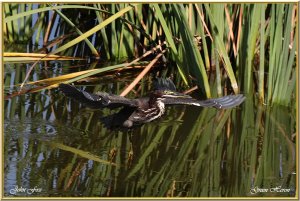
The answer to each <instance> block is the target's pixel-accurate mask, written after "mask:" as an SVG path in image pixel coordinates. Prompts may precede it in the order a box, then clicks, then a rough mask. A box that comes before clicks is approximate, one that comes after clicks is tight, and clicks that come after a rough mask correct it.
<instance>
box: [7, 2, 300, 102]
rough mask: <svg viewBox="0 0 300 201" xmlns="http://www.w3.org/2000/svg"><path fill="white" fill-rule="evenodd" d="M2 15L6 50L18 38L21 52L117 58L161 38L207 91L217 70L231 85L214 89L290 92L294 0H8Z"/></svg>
mask: <svg viewBox="0 0 300 201" xmlns="http://www.w3.org/2000/svg"><path fill="white" fill-rule="evenodd" d="M4 22H5V24H4V25H5V26H4V39H5V52H14V51H16V48H14V49H11V48H12V47H11V46H10V45H9V44H11V43H16V42H17V43H25V44H26V45H27V46H28V47H29V49H28V48H27V50H25V49H24V48H23V49H20V50H17V51H18V52H19V51H20V52H27V51H28V50H29V52H32V53H33V52H41V51H44V50H47V53H49V54H60V55H64V56H73V57H83V56H91V55H94V56H95V57H100V58H101V59H104V60H117V61H120V62H122V61H124V59H127V60H130V59H132V58H133V57H138V56H140V55H141V54H143V52H145V51H146V50H149V49H151V47H153V46H157V45H158V44H161V43H162V42H164V41H166V42H167V45H168V51H167V52H166V53H165V57H166V58H167V61H168V63H169V65H170V66H173V65H171V64H172V63H175V66H177V69H178V72H179V74H180V75H181V78H182V79H183V80H184V82H185V83H186V84H188V85H189V86H193V85H195V84H196V85H198V86H199V87H200V90H201V91H202V92H203V94H205V95H206V96H207V97H210V96H211V86H210V84H209V80H210V77H211V74H212V73H214V71H215V70H216V71H217V78H218V79H219V80H220V81H219V82H218V86H216V87H217V88H219V89H222V88H223V89H224V86H225V85H226V84H227V83H229V86H230V87H229V88H228V89H227V90H226V91H225V90H223V91H220V90H219V92H218V95H223V94H224V93H231V90H232V91H233V92H234V93H239V92H240V91H241V92H242V93H245V94H248V93H250V91H251V92H252V91H253V90H254V91H256V92H257V93H258V96H259V98H260V100H261V101H262V102H264V100H266V102H267V103H270V104H272V103H278V104H283V105H288V104H289V103H290V99H291V98H293V97H294V95H293V94H294V89H295V83H296V75H295V74H296V62H295V55H296V45H295V44H296V34H295V31H296V4H292V3H291V4H283V3H282V4H133V5H131V4H93V5H91V4H86V5H78V4H77V5H68V4H61V5H51V4H12V3H5V4H4ZM28 30H30V31H28ZM21 33H22V34H21ZM42 39H43V40H42ZM42 47H43V48H42ZM149 59H151V58H148V60H149ZM169 68H170V67H169Z"/></svg>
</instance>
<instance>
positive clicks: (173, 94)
mask: <svg viewBox="0 0 300 201" xmlns="http://www.w3.org/2000/svg"><path fill="white" fill-rule="evenodd" d="M59 89H60V90H61V91H62V92H63V93H64V94H65V96H67V97H69V98H71V99H74V100H76V101H78V102H80V103H83V104H84V105H86V106H88V107H91V108H97V109H102V108H109V109H111V110H114V109H117V108H121V110H119V112H116V113H114V114H112V115H109V116H106V117H103V118H101V121H102V122H103V123H104V124H105V126H106V127H108V128H110V129H113V128H133V127H135V126H138V125H142V124H145V123H148V122H151V121H153V120H156V119H158V118H160V117H161V116H162V115H163V114H164V113H165V110H166V107H168V106H174V105H192V106H198V107H215V108H217V109H227V108H232V107H235V106H238V105H240V104H241V103H242V102H243V101H244V100H245V96H244V95H242V94H239V95H228V96H224V97H221V98H215V99H207V100H197V99H194V98H192V97H191V96H189V95H186V94H183V93H180V92H177V91H176V87H175V85H174V83H173V82H172V80H171V79H169V78H167V79H164V78H157V79H156V80H155V81H154V86H153V91H152V92H151V93H149V95H148V96H145V97H139V98H135V99H129V98H125V97H123V96H118V95H114V94H109V93H106V92H97V93H95V94H92V93H88V92H86V91H82V90H79V89H77V88H76V87H74V86H72V85H68V84H60V85H59Z"/></svg>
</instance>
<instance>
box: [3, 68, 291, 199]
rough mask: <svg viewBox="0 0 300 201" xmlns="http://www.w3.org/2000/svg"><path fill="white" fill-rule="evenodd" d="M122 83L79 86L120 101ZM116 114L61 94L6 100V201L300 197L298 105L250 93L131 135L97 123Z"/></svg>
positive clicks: (174, 114)
mask: <svg viewBox="0 0 300 201" xmlns="http://www.w3.org/2000/svg"><path fill="white" fill-rule="evenodd" d="M10 72H14V71H12V70H11V71H10ZM7 73H9V72H7ZM6 79H8V78H6ZM12 80H13V79H12ZM129 80H130V79H129ZM148 80H149V79H145V80H143V83H144V84H143V85H141V88H142V90H141V91H140V92H138V93H139V95H145V94H146V93H147V91H148V90H149V89H150V85H149V84H148ZM6 82H7V83H9V82H8V81H7V80H6ZM125 82H126V81H122V80H119V81H116V80H113V79H111V80H110V81H109V80H106V81H104V82H101V83H100V85H99V83H96V84H95V83H93V84H92V86H91V85H85V84H82V85H84V86H82V85H80V86H79V85H78V87H81V88H84V89H85V90H87V91H90V92H92V91H94V89H95V86H96V85H97V86H98V89H97V90H103V91H110V92H113V93H116V94H119V93H120V91H121V89H122V88H124V87H125ZM9 90H10V89H9V88H6V91H9ZM134 96H135V95H134V94H130V95H129V97H134ZM110 113H111V111H109V110H103V111H99V110H92V109H88V108H85V107H84V106H82V105H81V104H79V103H77V102H75V101H72V100H71V101H70V100H69V99H67V98H65V97H64V96H63V95H62V94H61V93H60V92H58V91H57V90H56V89H53V90H51V91H50V92H46V91H42V92H40V93H34V94H27V95H23V96H17V97H14V98H12V99H9V100H6V101H5V111H4V114H5V115H4V116H5V122H4V193H5V196H11V197H13V196H37V197H43V196H46V197H48V196H51V197H52V196H53V197H54V196H59V197H60V196H64V197H68V196H86V197H98V196H101V197H106V196H109V197H111V196H113V197H166V196H188V197H220V196H229V197H230V196H239V197H244V196H262V197H270V196H286V197H293V196H295V183H296V165H295V146H296V144H295V133H296V130H295V129H296V122H295V108H293V107H278V106H273V107H268V106H258V105H257V104H256V99H255V96H254V95H248V96H247V100H246V102H245V103H243V104H242V105H241V106H239V107H237V108H234V109H231V110H217V109H214V108H212V109H208V108H205V109H203V108H195V107H191V106H188V107H185V106H177V107H173V108H169V109H167V112H166V115H164V117H163V118H161V119H159V120H157V121H154V122H151V123H148V124H146V125H144V126H141V127H138V128H136V129H134V130H130V131H111V130H107V129H106V128H105V127H104V126H103V125H102V124H101V122H100V121H99V118H100V117H102V116H105V115H108V114H110ZM274 189H275V190H274ZM276 189H277V190H276Z"/></svg>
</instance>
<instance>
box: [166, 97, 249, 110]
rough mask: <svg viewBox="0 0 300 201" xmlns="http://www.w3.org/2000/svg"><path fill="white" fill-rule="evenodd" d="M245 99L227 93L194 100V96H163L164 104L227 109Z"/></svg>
mask: <svg viewBox="0 0 300 201" xmlns="http://www.w3.org/2000/svg"><path fill="white" fill-rule="evenodd" d="M244 100H245V96H244V95H242V94H239V95H229V96H224V97H221V98H215V99H207V100H196V99H194V98H165V99H164V100H163V102H164V103H165V105H194V106H199V107H215V108H218V109H227V108H232V107H235V106H238V105H240V104H241V103H242V102H243V101H244Z"/></svg>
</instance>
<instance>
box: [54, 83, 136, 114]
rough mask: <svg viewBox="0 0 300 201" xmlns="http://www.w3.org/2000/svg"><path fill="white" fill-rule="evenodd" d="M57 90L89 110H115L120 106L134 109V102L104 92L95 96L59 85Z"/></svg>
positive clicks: (68, 86) (72, 87)
mask: <svg viewBox="0 0 300 201" xmlns="http://www.w3.org/2000/svg"><path fill="white" fill-rule="evenodd" d="M59 89H60V90H61V91H62V92H63V93H64V94H65V95H66V96H67V97H69V98H72V99H74V100H76V101H78V102H80V103H83V104H85V105H86V106H88V107H91V108H103V107H108V108H117V107H121V106H129V107H136V106H137V103H136V101H135V100H130V99H127V98H124V97H122V96H117V95H110V94H108V93H105V92H98V93H97V94H92V93H88V92H86V91H81V90H79V89H77V88H76V87H74V86H71V85H68V84H60V85H59Z"/></svg>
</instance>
